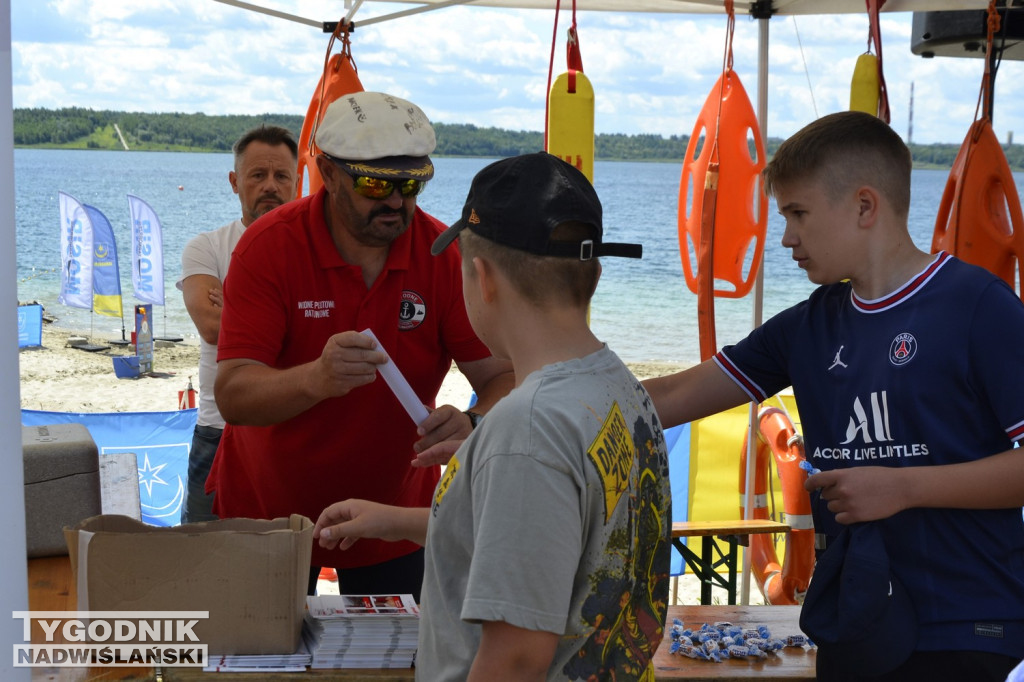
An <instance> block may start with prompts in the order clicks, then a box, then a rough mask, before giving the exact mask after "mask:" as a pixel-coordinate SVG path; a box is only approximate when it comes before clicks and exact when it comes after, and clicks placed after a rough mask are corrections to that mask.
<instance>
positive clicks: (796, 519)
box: [740, 407, 814, 604]
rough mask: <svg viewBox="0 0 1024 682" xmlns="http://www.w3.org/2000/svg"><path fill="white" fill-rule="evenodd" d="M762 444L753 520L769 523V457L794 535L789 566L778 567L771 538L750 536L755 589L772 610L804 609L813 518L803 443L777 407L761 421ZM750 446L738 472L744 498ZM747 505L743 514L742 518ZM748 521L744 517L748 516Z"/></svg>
mask: <svg viewBox="0 0 1024 682" xmlns="http://www.w3.org/2000/svg"><path fill="white" fill-rule="evenodd" d="M757 424H758V438H757V447H756V449H755V452H756V454H755V458H756V459H755V473H754V513H753V518H755V519H767V518H769V514H768V501H767V495H766V492H767V490H768V457H769V453H771V455H772V456H774V458H775V465H776V467H777V468H778V471H779V478H780V479H781V481H782V501H783V509H784V510H785V522H786V523H787V524H789V527H790V529H791V530H790V532H789V536H788V538H787V539H786V554H785V561H783V562H780V561H779V558H778V556H777V555H776V553H775V545H774V543H773V540H772V535H771V534H770V533H761V534H757V535H752V536H750V549H749V550H748V551H749V552H750V553H751V554H750V565H751V570H752V573H753V574H754V579H755V580H757V586H758V587H759V588H760V589H761V594H763V595H764V597H765V599H766V600H767V602H768V603H769V604H800V603H802V602H803V595H804V593H805V592H807V586H808V585H809V584H810V582H811V573H812V572H813V571H814V523H813V520H812V518H811V496H810V494H809V493H808V492H807V491H806V490H804V481H805V480H806V479H807V473H806V472H805V471H804V470H803V469H801V468H800V462H802V461H804V442H803V438H802V437H801V436H800V434H798V433H797V432H796V429H795V428H794V427H793V423H792V422H791V421H790V420H789V417H788V416H786V414H785V413H784V412H783V411H782V410H780V409H778V408H776V407H763V408H761V410H760V412H758V415H757ZM746 468H747V443H746V439H744V442H743V452H742V456H741V466H740V496H741V500H743V499H745V495H746V490H747V486H746V476H745V472H746ZM744 511H745V510H744V507H743V502H742V501H741V502H740V512H741V513H743V512H744ZM744 518H745V515H744Z"/></svg>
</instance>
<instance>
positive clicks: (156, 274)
mask: <svg viewBox="0 0 1024 682" xmlns="http://www.w3.org/2000/svg"><path fill="white" fill-rule="evenodd" d="M128 211H129V212H130V213H131V217H132V286H133V287H134V288H135V297H136V298H138V299H139V300H141V301H146V302H147V303H154V304H156V305H163V304H164V243H163V232H162V231H161V228H160V220H159V219H158V218H157V217H156V212H155V211H153V209H152V207H150V205H149V204H147V203H146V202H145V201H143V200H142V199H140V198H138V197H137V196H134V195H132V194H129V195H128Z"/></svg>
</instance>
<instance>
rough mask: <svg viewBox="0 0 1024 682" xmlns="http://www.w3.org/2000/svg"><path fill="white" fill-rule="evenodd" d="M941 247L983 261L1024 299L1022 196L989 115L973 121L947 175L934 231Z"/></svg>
mask: <svg viewBox="0 0 1024 682" xmlns="http://www.w3.org/2000/svg"><path fill="white" fill-rule="evenodd" d="M938 251H948V252H949V253H951V254H953V255H954V256H956V257H957V258H959V259H961V260H964V261H967V262H968V263H973V264H974V265H980V266H981V267H983V268H985V269H986V270H988V271H989V272H991V273H993V274H995V275H996V276H997V277H1000V278H1001V279H1003V280H1004V281H1005V282H1006V283H1007V284H1009V285H1010V287H1012V288H1014V289H1015V290H1016V291H1017V293H1018V294H1019V295H1021V296H1022V298H1024V217H1022V215H1021V205H1020V195H1018V193H1017V187H1016V184H1015V183H1014V181H1013V173H1012V172H1011V171H1010V166H1009V164H1008V163H1007V161H1006V155H1005V154H1004V153H1003V149H1002V147H1001V146H1000V145H999V140H998V139H996V134H995V132H993V130H992V123H991V121H990V120H989V119H988V118H987V117H982V118H979V119H977V120H976V121H975V122H974V124H973V125H972V126H971V129H970V130H969V131H968V133H967V137H966V138H965V139H964V142H963V145H961V147H960V152H959V153H958V154H957V156H956V160H955V161H954V162H953V168H952V169H951V170H950V173H949V179H947V180H946V188H945V191H943V193H942V201H941V202H940V204H939V212H938V215H937V217H936V220H935V232H934V233H933V235H932V252H933V253H935V252H938ZM1015 278H1016V279H1017V281H1014V280H1015Z"/></svg>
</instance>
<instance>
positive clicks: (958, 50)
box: [910, 0, 1024, 60]
mask: <svg viewBox="0 0 1024 682" xmlns="http://www.w3.org/2000/svg"><path fill="white" fill-rule="evenodd" d="M1004 4H1008V5H1009V6H1008V7H1001V8H999V9H998V10H997V11H998V12H999V15H1000V25H999V30H998V31H997V32H996V33H995V35H994V36H993V46H994V47H995V49H996V50H999V49H1002V56H1003V59H1021V60H1024V0H1007V3H1004ZM987 23H988V12H987V11H985V10H965V11H958V12H914V19H913V25H912V28H911V34H910V51H911V52H913V53H914V54H916V55H920V56H922V57H977V58H979V59H980V58H983V57H984V56H985V40H986V36H987V35H988V28H987Z"/></svg>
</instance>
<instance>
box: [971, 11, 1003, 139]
mask: <svg viewBox="0 0 1024 682" xmlns="http://www.w3.org/2000/svg"><path fill="white" fill-rule="evenodd" d="M1000 23H1001V22H1000V17H999V12H997V11H996V2H995V0H989V3H988V19H987V21H986V22H985V27H986V35H985V74H984V75H983V76H982V77H981V92H980V93H979V94H978V105H977V106H976V107H975V109H974V120H975V121H977V120H978V114H979V112H980V113H981V118H985V119H988V120H989V121H991V120H992V59H993V55H994V53H993V51H992V46H993V42H994V39H995V34H996V32H997V31H998V30H999V25H1000ZM978 130H979V131H980V130H981V126H978Z"/></svg>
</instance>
